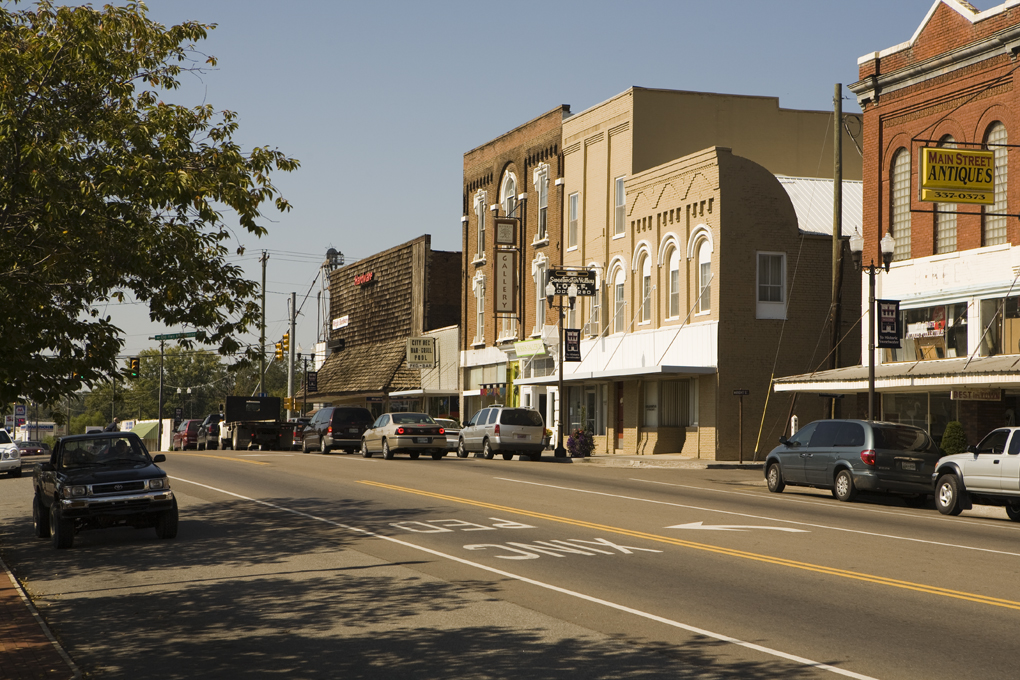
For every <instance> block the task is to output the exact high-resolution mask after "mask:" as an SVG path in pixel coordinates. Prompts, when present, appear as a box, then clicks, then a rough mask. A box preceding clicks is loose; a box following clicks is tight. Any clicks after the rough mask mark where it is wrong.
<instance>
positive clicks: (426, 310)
mask: <svg viewBox="0 0 1020 680" xmlns="http://www.w3.org/2000/svg"><path fill="white" fill-rule="evenodd" d="M431 240H432V239H431V237H430V236H428V235H427V234H426V235H425V236H420V237H418V238H416V239H414V240H412V241H408V242H407V243H404V244H401V245H399V246H395V247H393V248H390V249H389V250H384V251H383V252H381V253H377V254H375V255H372V256H370V257H366V258H364V259H362V260H358V261H357V262H354V263H352V264H349V265H347V266H345V267H341V268H339V269H336V270H335V271H333V272H331V273H330V275H329V300H330V319H331V324H330V334H329V342H328V343H327V344H328V346H329V348H330V350H331V351H332V353H331V354H330V355H329V357H328V358H327V359H326V360H325V362H324V363H323V365H322V367H321V368H320V369H319V372H318V389H319V391H318V392H309V393H308V400H309V401H315V402H316V403H320V404H334V405H336V404H350V405H358V406H366V407H368V408H370V409H371V410H372V411H373V412H374V413H376V414H380V413H383V412H385V411H427V412H429V413H431V414H432V415H434V416H441V417H450V416H453V417H455V418H456V417H459V412H460V408H459V398H458V393H457V385H456V366H457V352H456V347H457V343H456V339H455V338H456V334H457V331H456V327H457V325H458V322H459V316H460V304H459V300H460V289H461V275H460V263H461V254H460V253H457V252H442V251H434V250H432V247H431ZM421 336H432V337H436V338H437V340H438V341H437V343H436V344H437V348H436V353H437V359H438V361H439V366H437V367H436V369H430V370H425V369H411V368H408V366H407V360H406V345H407V340H408V338H412V337H421ZM444 349H445V351H444ZM450 373H452V374H453V376H454V378H453V381H452V385H451V384H450V380H449V378H448V377H446V376H448V375H449V374H450ZM440 376H443V379H440Z"/></svg>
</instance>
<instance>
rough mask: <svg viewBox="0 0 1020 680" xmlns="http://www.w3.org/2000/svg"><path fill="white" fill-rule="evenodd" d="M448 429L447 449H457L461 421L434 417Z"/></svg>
mask: <svg viewBox="0 0 1020 680" xmlns="http://www.w3.org/2000/svg"><path fill="white" fill-rule="evenodd" d="M434 420H435V421H436V422H437V423H439V425H440V426H441V427H442V428H443V429H444V430H446V450H447V451H456V450H457V444H458V442H459V441H460V423H458V422H457V421H456V420H453V419H451V418H434Z"/></svg>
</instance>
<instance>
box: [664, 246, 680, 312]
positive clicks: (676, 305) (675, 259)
mask: <svg viewBox="0 0 1020 680" xmlns="http://www.w3.org/2000/svg"><path fill="white" fill-rule="evenodd" d="M666 261H667V262H668V263H669V310H668V312H669V316H668V317H667V318H669V319H679V318H680V249H679V248H671V249H670V251H669V257H668V258H667V259H666Z"/></svg>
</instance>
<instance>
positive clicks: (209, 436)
mask: <svg viewBox="0 0 1020 680" xmlns="http://www.w3.org/2000/svg"><path fill="white" fill-rule="evenodd" d="M221 420H223V416H221V415H220V414H219V413H210V414H209V415H207V416H206V417H205V420H203V421H202V424H201V425H199V426H198V435H197V445H198V450H199V451H205V450H207V449H208V450H211V451H215V450H216V449H218V448H219V447H220V421H221Z"/></svg>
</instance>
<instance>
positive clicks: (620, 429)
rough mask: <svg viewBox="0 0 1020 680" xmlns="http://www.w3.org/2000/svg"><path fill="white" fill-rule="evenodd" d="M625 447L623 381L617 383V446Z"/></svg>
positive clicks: (618, 447) (619, 447)
mask: <svg viewBox="0 0 1020 680" xmlns="http://www.w3.org/2000/svg"><path fill="white" fill-rule="evenodd" d="M615 448H617V449H622V448H623V383H622V382H618V383H616V447H615Z"/></svg>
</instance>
